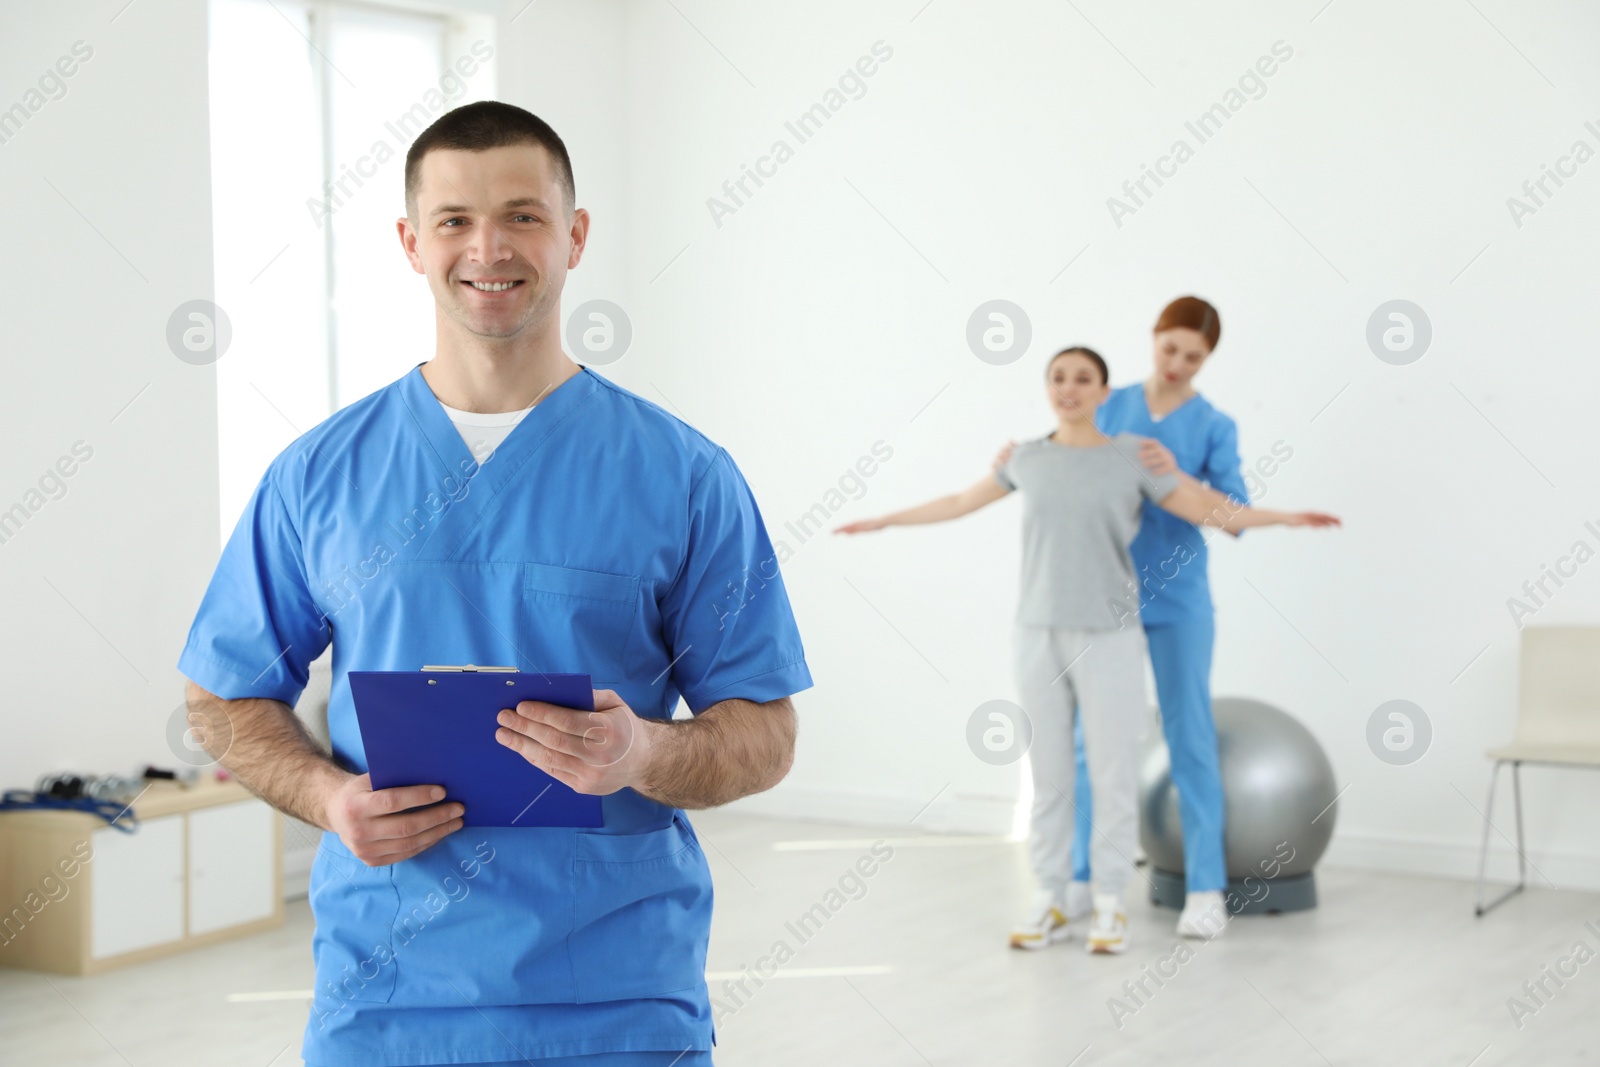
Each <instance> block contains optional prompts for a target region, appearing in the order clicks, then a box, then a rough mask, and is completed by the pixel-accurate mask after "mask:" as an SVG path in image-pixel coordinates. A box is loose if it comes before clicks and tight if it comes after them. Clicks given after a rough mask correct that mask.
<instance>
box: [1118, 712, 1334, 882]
mask: <svg viewBox="0 0 1600 1067" xmlns="http://www.w3.org/2000/svg"><path fill="white" fill-rule="evenodd" d="M1211 710H1212V714H1213V716H1214V718H1215V719H1216V723H1217V755H1218V758H1219V760H1220V763H1221V768H1222V793H1223V803H1224V805H1225V808H1224V821H1225V828H1224V831H1223V847H1224V851H1225V852H1226V854H1227V864H1228V878H1229V879H1230V880H1236V879H1241V878H1244V877H1246V876H1247V875H1254V876H1255V877H1256V878H1258V879H1264V878H1276V877H1280V876H1289V875H1297V874H1304V873H1306V872H1308V871H1310V870H1311V868H1312V867H1313V866H1315V864H1316V862H1317V861H1318V860H1319V859H1321V858H1322V854H1323V852H1325V851H1326V850H1327V848H1328V842H1329V840H1330V839H1331V838H1332V837H1333V823H1334V819H1335V818H1336V817H1337V815H1338V805H1337V804H1335V803H1334V798H1335V797H1336V796H1337V795H1338V787H1337V785H1336V784H1335V782H1334V777H1333V765H1332V764H1330V763H1329V762H1328V757H1327V755H1326V754H1325V753H1324V752H1323V751H1322V746H1321V745H1319V744H1318V743H1317V739H1316V738H1315V737H1312V736H1311V731H1309V730H1307V729H1306V728H1305V727H1304V726H1302V725H1300V723H1299V722H1298V721H1297V720H1296V719H1294V718H1293V717H1292V716H1290V715H1288V714H1287V713H1285V712H1283V711H1280V710H1279V709H1277V708H1275V707H1273V706H1272V705H1271V704H1264V703H1262V702H1261V701H1259V700H1247V699H1245V698H1243V697H1218V698H1216V699H1215V700H1213V701H1212V702H1211ZM1330 805H1331V806H1330ZM1139 816H1140V818H1139V843H1140V844H1141V845H1143V846H1144V851H1145V855H1147V856H1148V857H1149V858H1150V864H1151V866H1153V867H1155V868H1157V869H1158V870H1162V871H1170V872H1172V873H1174V874H1176V873H1181V872H1182V871H1183V869H1184V868H1183V829H1182V826H1181V824H1180V822H1179V815H1178V791H1177V789H1176V788H1174V786H1173V784H1172V766H1171V763H1170V761H1169V758H1168V754H1167V746H1166V742H1165V741H1164V740H1163V739H1162V737H1161V733H1160V731H1159V730H1152V731H1151V736H1150V737H1149V738H1147V744H1146V746H1145V753H1144V759H1143V761H1142V767H1141V771H1140V775H1139ZM1313 820H1315V821H1313Z"/></svg>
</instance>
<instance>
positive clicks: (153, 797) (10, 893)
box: [0, 780, 283, 974]
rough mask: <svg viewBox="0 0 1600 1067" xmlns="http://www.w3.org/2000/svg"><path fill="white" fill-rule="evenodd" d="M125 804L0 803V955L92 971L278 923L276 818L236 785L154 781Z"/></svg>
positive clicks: (0, 961)
mask: <svg viewBox="0 0 1600 1067" xmlns="http://www.w3.org/2000/svg"><path fill="white" fill-rule="evenodd" d="M132 814H134V815H136V816H137V817H138V829H137V830H135V832H133V833H131V834H128V833H123V832H122V831H121V830H118V829H115V828H113V827H111V826H108V825H107V824H106V822H105V820H104V819H100V818H97V817H95V816H92V815H87V814H84V813H82V812H69V811H13V812H5V813H0V893H3V896H0V909H3V910H0V966H6V967H26V968H30V969H34V970H44V971H54V972H57V973H60V974H94V973H97V972H99V971H103V970H106V969H108V968H111V967H117V966H121V965H123V964H127V963H135V962H138V961H140V960H145V959H151V958H154V957H156V956H162V955H166V954H168V953H171V952H177V951H181V950H183V949H186V948H193V947H197V946H199V945H207V944H211V943H213V942H217V941H222V940H225V939H227V938H230V937H238V936H240V935H242V934H248V933H255V932H256V931H259V930H265V929H270V928H271V927H274V926H277V925H279V924H281V923H282V922H283V889H282V884H283V870H282V851H283V850H282V842H281V832H282V831H281V829H280V823H279V817H278V814H277V812H275V811H273V810H272V808H270V807H268V806H267V804H266V803H264V802H263V801H261V800H260V799H258V798H257V797H255V796H253V795H252V794H251V793H250V792H249V791H248V790H246V789H245V788H244V787H243V786H241V785H239V784H238V783H237V782H216V781H214V780H208V781H203V782H202V783H201V784H199V785H196V786H193V787H190V788H185V787H183V786H180V785H177V784H175V783H171V782H156V783H153V784H152V785H151V786H150V788H149V789H147V790H146V791H145V793H144V794H143V795H142V796H141V797H140V798H139V799H138V800H136V801H135V802H134V804H133V810H132ZM124 818H126V816H125V817H124Z"/></svg>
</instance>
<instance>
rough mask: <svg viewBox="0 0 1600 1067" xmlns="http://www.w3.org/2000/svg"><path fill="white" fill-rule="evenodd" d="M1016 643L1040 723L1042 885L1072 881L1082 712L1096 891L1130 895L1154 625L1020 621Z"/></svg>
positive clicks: (1036, 807)
mask: <svg viewBox="0 0 1600 1067" xmlns="http://www.w3.org/2000/svg"><path fill="white" fill-rule="evenodd" d="M1013 642H1014V648H1015V665H1016V674H1017V690H1018V693H1019V695H1020V696H1021V698H1022V708H1023V710H1024V711H1026V712H1027V713H1028V720H1029V722H1030V724H1031V725H1032V727H1033V739H1032V741H1031V743H1030V744H1029V747H1028V764H1029V766H1030V768H1031V769H1032V773H1033V818H1032V823H1031V826H1030V829H1029V835H1028V853H1029V857H1030V859H1031V860H1032V864H1033V873H1034V877H1036V878H1037V879H1038V881H1039V885H1040V887H1041V888H1049V889H1053V890H1057V891H1059V892H1064V891H1065V890H1066V887H1067V883H1068V882H1069V881H1071V879H1072V834H1073V822H1074V816H1075V815H1076V808H1075V806H1074V804H1073V802H1072V796H1073V785H1074V783H1073V774H1074V760H1073V749H1072V715H1073V708H1074V706H1076V708H1077V710H1078V713H1079V714H1081V715H1082V716H1083V747H1084V756H1085V757H1086V759H1087V760H1088V764H1089V785H1090V793H1091V795H1092V796H1093V798H1094V839H1093V840H1092V841H1091V842H1090V843H1089V868H1090V870H1092V871H1093V872H1094V891H1095V892H1096V893H1117V894H1121V893H1122V891H1123V888H1124V887H1125V886H1126V885H1127V883H1128V880H1129V879H1131V878H1132V877H1133V873H1134V868H1133V857H1134V854H1135V852H1136V850H1137V849H1138V846H1139V810H1138V792H1139V770H1138V755H1139V738H1140V737H1141V736H1142V735H1143V734H1144V731H1145V729H1146V725H1147V720H1148V718H1149V711H1148V709H1149V696H1148V690H1147V689H1146V687H1145V658H1146V650H1145V636H1144V627H1142V626H1139V625H1132V626H1125V627H1123V628H1122V629H1120V630H1076V629H1068V628H1065V627H1059V626H1024V625H1022V624H1021V623H1018V624H1015V627H1014V631H1013Z"/></svg>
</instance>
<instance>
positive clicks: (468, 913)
mask: <svg viewBox="0 0 1600 1067" xmlns="http://www.w3.org/2000/svg"><path fill="white" fill-rule="evenodd" d="M406 207H407V213H408V215H407V217H406V218H402V219H400V220H399V224H398V229H399V233H400V238H401V242H402V244H403V246H404V250H405V254H406V256H407V258H408V259H409V260H410V262H411V265H412V267H413V268H414V269H415V270H416V271H417V272H418V273H419V274H423V275H425V276H426V277H427V281H428V285H429V287H430V288H431V289H432V291H433V295H434V299H435V302H436V305H437V306H436V311H437V315H436V320H437V330H436V342H435V346H436V347H435V354H434V358H433V359H432V360H431V361H429V362H427V363H424V364H420V365H419V366H417V367H415V368H413V369H412V370H411V371H409V372H408V373H407V374H406V375H405V376H404V377H402V378H401V379H400V380H399V381H397V382H395V383H393V384H392V385H389V386H387V387H385V388H383V389H380V390H379V391H377V392H376V393H373V394H372V395H371V396H368V397H366V398H365V399H362V400H360V401H357V402H356V403H354V404H351V405H350V406H349V407H346V408H344V409H343V410H341V411H339V412H337V413H336V414H334V415H333V416H332V417H331V418H329V419H328V420H327V421H325V422H323V423H322V424H321V425H319V426H317V427H316V428H314V429H313V430H311V431H310V432H309V433H307V434H305V435H304V436H302V437H300V438H299V439H298V440H296V441H295V442H294V443H293V444H291V445H290V446H289V447H288V448H287V449H285V450H284V451H283V453H282V454H280V455H279V456H278V457H277V458H276V459H275V460H274V461H273V462H272V464H271V465H270V467H269V468H268V470H267V472H266V474H265V476H264V477H263V478H262V479H261V482H260V485H259V486H258V487H257V489H256V492H255V494H254V496H253V497H252V498H251V500H250V502H249V504H248V505H247V506H246V508H245V512H244V514H243V516H242V517H241V518H240V520H239V524H238V526H237V527H236V529H235V530H234V532H233V535H232V536H231V538H230V539H229V541H228V543H227V545H226V546H225V548H224V549H223V553H222V558H221V560H220V561H219V563H218V565H217V569H216V573H215V575H214V576H213V578H212V580H211V584H210V587H209V588H208V589H207V591H206V594H205V597H204V600H203V601H202V603H201V606H200V610H199V613H198V615H197V617H196V619H195V622H194V626H193V628H192V630H191V631H190V635H189V640H188V644H187V645H186V646H185V648H184V650H183V652H182V655H181V657H180V659H179V661H178V665H179V669H180V670H182V671H183V673H184V674H185V675H186V676H187V677H188V678H189V679H190V686H189V701H190V706H191V719H192V721H196V723H197V725H199V726H203V727H204V729H205V732H206V737H207V738H208V742H207V743H208V745H209V746H210V747H211V751H212V754H213V755H214V756H218V757H219V758H220V759H221V762H222V763H223V764H224V765H225V766H227V767H228V769H229V770H230V771H232V772H233V773H234V774H235V775H236V776H237V777H238V778H239V779H240V780H242V781H243V782H244V783H245V784H246V785H247V786H249V787H250V788H251V789H252V790H254V791H255V792H257V793H259V794H260V795H261V796H263V797H264V798H266V799H267V800H268V801H269V802H271V803H272V804H273V805H274V806H276V807H278V808H280V809H281V810H283V811H285V812H288V813H289V814H291V815H294V816H296V817H297V818H300V819H302V820H305V821H306V822H309V823H312V824H314V825H317V826H319V827H322V828H323V830H324V833H323V835H322V842H321V847H320V848H319V850H318V852H317V857H316V860H315V863H314V865H313V868H312V873H311V895H310V900H311V907H312V911H313V914H314V916H315V918H316V933H315V936H314V939H313V946H312V947H313V955H314V957H315V964H316V984H315V990H314V997H313V1001H312V1004H311V1013H310V1019H309V1021H308V1023H307V1027H306V1033H305V1041H304V1044H303V1047H302V1052H301V1054H302V1056H303V1057H304V1059H305V1061H306V1062H307V1063H308V1064H312V1065H320V1067H353V1065H356V1064H362V1065H394V1067H398V1065H420V1064H446V1063H449V1064H471V1063H479V1064H482V1063H505V1062H518V1063H521V1062H524V1061H534V1062H537V1063H539V1064H541V1065H559V1067H642V1065H645V1064H652V1065H661V1067H666V1065H667V1064H677V1065H678V1067H694V1065H704V1064H710V1063H711V1054H710V1051H709V1050H710V1049H711V1047H712V1045H713V1044H714V1043H715V1030H714V1026H713V1019H712V1015H711V1009H710V1002H709V996H708V990H707V988H706V983H705V965H706V951H707V942H708V937H709V930H710V921H711V905H712V885H711V878H710V872H709V870H708V869H707V865H706V858H705V855H704V853H703V852H702V850H701V847H700V843H699V841H698V839H697V837H696V835H695V831H694V828H693V827H692V826H691V825H690V824H689V821H688V819H687V818H686V817H685V815H684V813H683V810H682V809H685V808H702V807H709V806H713V805H718V804H723V803H726V802H728V801H730V800H733V799H735V798H737V797H740V796H744V795H746V794H749V793H754V792H758V791H760V790H763V789H767V788H770V787H771V786H772V785H774V784H775V783H777V782H778V781H779V780H781V779H782V777H783V776H784V774H785V773H787V771H788V768H789V764H790V762H791V760H792V758H793V751H794V733H795V714H794V709H793V707H792V705H791V704H790V702H789V699H788V698H789V696H790V694H792V693H795V692H798V691H800V690H803V689H806V688H808V687H809V686H810V685H811V675H810V672H809V671H808V669H807V667H806V663H805V658H804V652H803V650H802V647H801V643H800V636H799V633H798V631H797V629H796V626H795V621H794V617H793V614H792V612H791V610H790V605H789V600H788V597H787V595H786V593H785V591H784V586H783V581H782V579H781V577H780V576H779V574H778V569H777V562H776V556H775V553H774V551H773V547H772V544H771V541H770V540H769V538H768V536H767V532H766V528H765V526H764V524H763V522H762V519H761V515H760V512H759V510H758V509H757V507H756V502H755V499H754V497H753V496H752V494H751V491H750V489H749V487H748V486H747V484H746V483H745V481H744V479H743V477H742V476H741V475H740V473H739V470H738V468H737V467H736V466H735V465H734V463H733V460H732V459H731V458H730V457H729V456H728V454H727V452H725V451H724V450H723V449H721V448H719V447H718V446H717V445H716V444H715V443H713V442H712V441H710V440H708V439H707V438H706V437H705V436H704V435H702V434H700V433H699V432H697V431H696V430H694V429H693V428H691V427H690V426H688V425H686V424H684V423H683V422H681V421H680V420H678V419H677V418H674V417H673V416H672V415H670V414H668V413H667V412H665V411H663V410H662V409H660V408H658V407H657V406H656V405H654V404H652V403H650V402H648V401H646V400H644V399H642V398H640V397H638V396H636V395H634V394H633V393H631V392H628V391H627V390H625V389H622V388H620V387H618V386H616V385H614V384H612V383H611V382H609V381H607V380H606V379H604V378H602V377H600V376H599V375H597V374H595V373H594V371H592V370H590V369H588V368H587V367H582V366H580V365H578V364H576V363H574V362H573V361H572V360H570V359H569V358H568V357H567V356H566V355H565V354H564V353H563V352H562V350H561V322H560V297H561V291H562V287H563V285H564V283H565V280H566V274H567V271H568V270H569V269H571V268H573V267H576V266H577V265H578V262H579V259H580V258H581V256H582V254H583V249H584V243H585V239H586V237H587V234H588V226H589V215H588V213H587V212H586V211H583V210H579V209H576V208H575V206H574V189H573V181H572V174H571V163H570V161H569V159H568V156H567V151H566V148H565V146H564V145H563V144H562V142H561V140H560V138H559V137H557V136H556V134H555V132H554V131H552V130H551V129H550V127H549V126H547V125H546V124H545V123H543V122H542V121H540V120H539V119H538V118H536V117H535V116H533V115H531V114H529V113H528V112H526V111H523V110H522V109H520V108H515V107H511V106H509V105H506V104H502V103H497V102H492V101H491V102H483V103H476V104H469V105H467V106H464V107H461V108H459V109H457V110H455V111H452V112H449V113H447V114H445V115H444V116H442V117H441V118H440V119H439V120H438V121H437V122H435V123H434V124H433V125H432V126H431V127H429V128H428V129H427V130H426V131H424V132H423V133H422V134H421V136H420V137H418V139H417V141H416V143H415V144H414V145H413V146H412V148H411V149H410V152H409V153H408V155H407V159H406ZM519 412H520V413H521V415H520V417H517V415H516V413H519ZM452 413H453V414H452ZM494 413H509V414H508V415H507V417H505V418H502V419H500V420H494V419H492V418H488V417H487V416H490V415H493V414H494ZM473 415H476V416H478V417H477V418H476V419H474V418H471V417H470V416H473ZM461 416H469V417H468V418H466V419H462V418H461ZM480 460H481V461H480ZM330 642H331V644H332V646H333V679H334V680H333V690H332V694H331V699H330V702H329V707H328V729H329V734H330V736H331V741H332V748H333V752H332V753H331V756H330V754H328V753H325V752H323V751H321V750H320V749H319V748H318V747H317V746H316V745H315V744H314V742H313V741H312V740H311V739H310V738H309V737H308V736H307V734H306V732H305V730H304V729H303V727H302V726H301V725H300V723H299V720H297V719H296V718H295V716H294V713H293V711H292V705H293V704H294V703H295V701H296V700H297V699H298V697H299V695H300V693H301V691H302V690H303V689H304V687H305V685H306V683H307V677H308V675H307V669H308V666H309V664H310V663H311V662H312V661H313V660H314V659H316V658H317V657H318V656H319V655H320V654H321V653H322V652H323V651H324V650H325V649H326V648H327V647H328V645H329V644H330ZM425 663H428V664H432V663H480V664H504V665H513V664H514V665H516V666H517V667H519V668H521V669H522V670H524V671H544V672H579V673H587V674H590V675H591V676H592V677H593V680H594V688H595V694H594V699H595V708H596V711H594V712H579V711H572V710H569V709H565V708H558V707H554V706H552V705H547V704H541V703H536V702H525V703H522V704H519V705H518V706H516V707H515V708H508V709H506V710H505V711H503V712H502V713H501V716H500V723H501V728H500V729H499V731H498V733H497V738H498V739H499V740H500V742H501V743H502V744H505V745H507V746H508V747H510V748H513V749H515V750H516V751H517V752H519V753H521V754H522V755H523V756H524V757H525V758H526V759H528V760H529V761H530V762H531V763H533V764H534V765H535V766H537V767H539V768H540V769H541V770H544V771H546V772H547V773H549V774H551V775H553V776H554V777H556V778H557V779H558V780H560V781H562V782H564V783H566V784H568V785H570V786H572V787H573V788H574V789H576V790H578V791H579V792H583V793H589V794H596V795H599V796H600V797H601V803H602V810H603V819H604V825H603V826H602V827H599V828H584V829H576V828H571V827H529V828H482V827H476V826H474V827H470V828H467V829H465V830H463V828H462V827H463V820H462V810H461V807H460V805H458V804H456V803H455V802H453V801H452V802H447V803H440V802H439V800H440V797H441V796H442V790H439V789H437V788H435V787H434V786H431V785H429V784H427V783H422V784H418V785H416V786H410V787H405V788H396V789H383V790H376V791H374V790H373V789H372V788H371V783H370V780H369V778H368V776H367V774H366V770H367V765H366V759H365V754H364V751H363V748H362V743H361V736H360V733H359V731H358V730H357V726H356V720H355V715H354V709H353V706H352V703H351V695H350V686H349V682H348V680H347V673H348V672H349V671H351V670H416V669H419V668H420V667H421V666H422V665H423V664H425ZM680 697H682V699H683V701H684V702H685V703H686V704H687V705H688V708H689V710H690V711H691V712H692V713H693V717H692V718H686V719H680V720H673V719H671V715H672V713H673V710H674V708H675V707H676V706H677V703H678V700H679V698H680ZM530 799H531V798H530Z"/></svg>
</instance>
